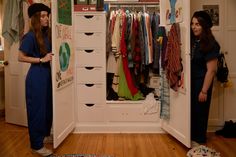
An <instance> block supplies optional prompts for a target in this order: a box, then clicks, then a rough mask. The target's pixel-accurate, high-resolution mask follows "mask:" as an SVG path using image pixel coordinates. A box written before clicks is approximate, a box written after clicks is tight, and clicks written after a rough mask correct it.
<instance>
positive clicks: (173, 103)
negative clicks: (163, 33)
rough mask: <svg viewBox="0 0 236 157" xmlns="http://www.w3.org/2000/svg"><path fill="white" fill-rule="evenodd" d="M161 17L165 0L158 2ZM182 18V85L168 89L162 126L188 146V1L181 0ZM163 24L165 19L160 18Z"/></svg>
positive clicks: (164, 7)
mask: <svg viewBox="0 0 236 157" xmlns="http://www.w3.org/2000/svg"><path fill="white" fill-rule="evenodd" d="M160 5H161V6H160V8H161V13H162V14H161V17H162V18H163V17H165V16H163V15H165V9H166V6H165V1H161V2H160ZM182 7H183V8H182V11H183V20H182V21H181V22H180V32H181V57H182V59H183V60H182V64H183V68H184V69H183V72H184V79H183V80H184V86H183V88H180V89H179V90H178V92H175V91H173V90H170V119H169V120H162V127H163V129H164V130H165V131H167V132H168V133H169V134H171V135H172V136H174V137H175V138H176V139H177V140H179V141H180V142H181V143H183V144H184V145H185V146H187V147H190V143H191V139H190V55H189V54H190V2H189V1H188V0H183V5H182ZM161 21H162V22H164V23H161V24H162V25H165V26H166V24H165V20H163V19H162V20H161ZM168 27H169V26H168Z"/></svg>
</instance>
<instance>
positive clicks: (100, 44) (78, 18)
mask: <svg viewBox="0 0 236 157" xmlns="http://www.w3.org/2000/svg"><path fill="white" fill-rule="evenodd" d="M74 20H75V21H74V39H75V40H74V49H75V56H76V57H75V58H76V59H75V64H76V105H78V106H77V107H78V115H76V116H77V119H78V122H97V121H100V122H103V121H104V115H105V108H106V66H105V65H106V57H105V51H106V16H105V13H104V12H75V13H74Z"/></svg>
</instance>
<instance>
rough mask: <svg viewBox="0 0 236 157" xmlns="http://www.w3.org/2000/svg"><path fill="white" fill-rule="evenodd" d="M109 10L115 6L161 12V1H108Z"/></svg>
mask: <svg viewBox="0 0 236 157" xmlns="http://www.w3.org/2000/svg"><path fill="white" fill-rule="evenodd" d="M107 4H109V10H114V9H113V8H116V9H117V8H129V9H131V10H138V11H144V12H145V11H149V12H159V11H160V7H159V2H108V3H107Z"/></svg>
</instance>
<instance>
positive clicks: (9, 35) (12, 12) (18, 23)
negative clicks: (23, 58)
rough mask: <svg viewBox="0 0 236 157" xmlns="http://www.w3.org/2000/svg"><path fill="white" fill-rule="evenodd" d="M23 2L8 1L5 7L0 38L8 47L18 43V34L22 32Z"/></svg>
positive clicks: (17, 0) (19, 0)
mask: <svg viewBox="0 0 236 157" xmlns="http://www.w3.org/2000/svg"><path fill="white" fill-rule="evenodd" d="M22 2H23V0H8V1H7V2H6V6H5V12H4V18H3V26H2V36H3V37H4V38H5V39H6V40H7V41H8V42H9V44H10V45H12V44H13V42H18V41H19V37H20V32H23V29H24V23H23V22H22V21H24V19H23V13H22V10H23V6H22Z"/></svg>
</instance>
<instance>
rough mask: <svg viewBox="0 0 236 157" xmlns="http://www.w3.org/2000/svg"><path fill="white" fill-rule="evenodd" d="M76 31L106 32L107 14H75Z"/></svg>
mask: <svg viewBox="0 0 236 157" xmlns="http://www.w3.org/2000/svg"><path fill="white" fill-rule="evenodd" d="M74 20H75V27H74V30H75V31H95V32H97V31H98V32H106V16H105V15H104V14H89V13H88V14H75V15H74Z"/></svg>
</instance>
